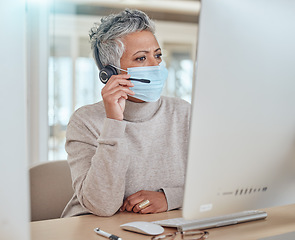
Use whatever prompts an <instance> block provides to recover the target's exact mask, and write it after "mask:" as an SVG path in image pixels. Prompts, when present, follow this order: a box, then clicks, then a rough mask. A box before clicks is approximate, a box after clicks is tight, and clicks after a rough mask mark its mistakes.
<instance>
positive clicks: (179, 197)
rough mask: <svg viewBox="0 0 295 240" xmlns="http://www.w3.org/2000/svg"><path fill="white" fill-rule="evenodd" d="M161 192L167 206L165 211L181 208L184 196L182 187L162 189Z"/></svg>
mask: <svg viewBox="0 0 295 240" xmlns="http://www.w3.org/2000/svg"><path fill="white" fill-rule="evenodd" d="M162 190H163V192H164V194H165V196H166V200H167V204H168V209H167V211H170V210H173V209H177V208H181V207H182V203H183V194H184V189H183V187H175V188H162Z"/></svg>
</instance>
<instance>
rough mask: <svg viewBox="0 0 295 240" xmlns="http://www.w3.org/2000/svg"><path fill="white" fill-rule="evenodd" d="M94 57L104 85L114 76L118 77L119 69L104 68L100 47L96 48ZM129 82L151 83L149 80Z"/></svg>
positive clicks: (109, 66)
mask: <svg viewBox="0 0 295 240" xmlns="http://www.w3.org/2000/svg"><path fill="white" fill-rule="evenodd" d="M94 55H95V56H94V57H95V59H96V60H97V61H96V63H97V65H98V67H99V69H100V71H99V79H100V81H101V82H102V83H103V84H106V83H107V82H108V80H109V79H110V78H111V76H113V75H118V72H117V69H116V68H115V67H113V66H111V65H107V66H105V67H104V66H103V65H102V63H101V61H100V58H99V51H98V47H96V51H94ZM128 80H133V81H138V82H142V83H150V82H151V81H150V80H148V79H137V78H129V79H128Z"/></svg>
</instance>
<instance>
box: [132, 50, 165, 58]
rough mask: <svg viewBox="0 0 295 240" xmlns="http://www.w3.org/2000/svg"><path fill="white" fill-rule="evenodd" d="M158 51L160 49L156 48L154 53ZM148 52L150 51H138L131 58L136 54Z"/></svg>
mask: <svg viewBox="0 0 295 240" xmlns="http://www.w3.org/2000/svg"><path fill="white" fill-rule="evenodd" d="M159 50H161V48H157V49H156V50H155V51H154V52H157V51H159ZM149 52H150V51H148V50H140V51H137V52H136V53H134V54H133V56H134V55H136V54H138V53H149Z"/></svg>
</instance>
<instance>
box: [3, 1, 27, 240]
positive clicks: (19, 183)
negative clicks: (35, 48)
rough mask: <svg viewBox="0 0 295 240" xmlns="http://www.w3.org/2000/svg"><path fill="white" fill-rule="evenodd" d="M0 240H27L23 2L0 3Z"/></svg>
mask: <svg viewBox="0 0 295 240" xmlns="http://www.w3.org/2000/svg"><path fill="white" fill-rule="evenodd" d="M0 29H1V37H0V53H1V55H0V56H1V58H0V112H1V113H0V133H1V134H0V149H1V155H0V194H1V196H0V239H5V240H6V239H7V240H8V239H9V240H19V239H22V240H28V239H29V238H30V229H29V198H28V171H27V146H26V143H27V132H26V124H27V121H26V116H27V110H26V109H27V108H26V105H27V104H26V101H27V100H26V64H25V63H26V61H25V59H26V54H25V49H26V48H25V44H26V41H25V1H24V0H13V1H0Z"/></svg>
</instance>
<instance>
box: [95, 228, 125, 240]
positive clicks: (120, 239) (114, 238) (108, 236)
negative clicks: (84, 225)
mask: <svg viewBox="0 0 295 240" xmlns="http://www.w3.org/2000/svg"><path fill="white" fill-rule="evenodd" d="M94 232H96V233H97V234H98V235H101V236H104V237H106V238H108V239H111V240H122V238H120V237H117V236H115V235H112V234H109V233H107V232H104V231H102V230H101V229H99V228H94Z"/></svg>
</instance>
